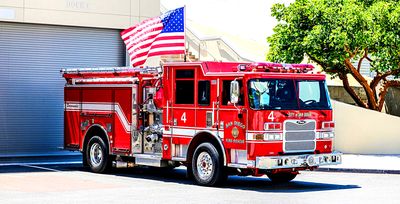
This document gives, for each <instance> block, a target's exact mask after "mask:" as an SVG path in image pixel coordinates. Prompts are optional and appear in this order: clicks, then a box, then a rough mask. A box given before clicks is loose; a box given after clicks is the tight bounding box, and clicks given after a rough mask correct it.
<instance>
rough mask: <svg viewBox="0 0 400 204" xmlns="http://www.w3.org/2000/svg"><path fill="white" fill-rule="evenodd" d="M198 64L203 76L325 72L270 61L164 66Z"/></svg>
mask: <svg viewBox="0 0 400 204" xmlns="http://www.w3.org/2000/svg"><path fill="white" fill-rule="evenodd" d="M188 65H189V66H190V65H193V66H199V67H200V68H201V69H202V71H203V73H204V75H205V76H245V75H252V76H255V77H257V76H273V77H278V78H282V77H283V78H284V77H291V78H318V79H325V74H321V73H317V72H313V69H314V66H313V65H311V64H280V63H271V62H214V61H204V62H168V63H165V64H164V67H166V68H168V67H177V66H178V67H179V66H188Z"/></svg>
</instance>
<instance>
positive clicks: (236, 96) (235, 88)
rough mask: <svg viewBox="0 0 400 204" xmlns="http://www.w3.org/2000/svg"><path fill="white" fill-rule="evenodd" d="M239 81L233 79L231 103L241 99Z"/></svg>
mask: <svg viewBox="0 0 400 204" xmlns="http://www.w3.org/2000/svg"><path fill="white" fill-rule="evenodd" d="M239 94H240V90H239V82H237V81H231V89H230V95H231V103H233V104H236V103H238V101H239Z"/></svg>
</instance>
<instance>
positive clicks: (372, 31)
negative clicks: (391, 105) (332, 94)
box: [267, 0, 400, 111]
mask: <svg viewBox="0 0 400 204" xmlns="http://www.w3.org/2000/svg"><path fill="white" fill-rule="evenodd" d="M272 16H273V17H275V18H276V19H277V20H278V25H277V26H276V27H275V28H274V32H275V33H274V34H273V35H272V36H270V37H268V38H267V40H268V42H269V44H270V48H269V53H268V54H267V60H268V61H274V62H289V63H298V62H300V61H302V60H303V58H304V56H307V57H308V58H309V59H311V60H312V61H314V62H316V63H317V64H319V65H320V66H321V67H322V69H323V71H325V72H327V73H329V74H331V75H332V76H333V77H339V78H340V79H341V80H342V81H343V86H344V88H345V90H346V91H347V92H348V93H349V94H350V96H351V97H352V98H353V99H354V101H355V102H356V104H358V105H359V106H361V107H365V108H369V109H372V110H378V111H380V110H382V107H383V103H384V99H385V95H386V93H387V90H388V88H389V87H391V86H399V85H400V83H399V82H398V81H396V80H389V79H388V76H395V77H396V78H397V77H398V76H399V75H400V3H399V1H395V0H387V1H379V0H296V1H295V2H294V3H291V4H290V5H288V6H285V5H284V4H275V5H274V6H273V7H272ZM363 60H368V61H369V62H370V64H371V70H372V71H375V72H376V76H375V77H374V78H373V79H372V81H367V80H366V79H365V78H364V77H363V76H362V75H361V74H360V66H361V62H362V61H363ZM354 64H355V65H354ZM348 75H352V76H353V77H354V78H355V79H356V80H357V82H358V83H360V85H361V86H362V87H363V89H364V90H365V93H366V96H367V101H363V100H362V99H361V97H360V96H359V95H357V93H356V92H355V91H354V89H353V88H352V87H351V86H350V85H349V81H348ZM378 85H381V88H380V89H379V90H377V87H378Z"/></svg>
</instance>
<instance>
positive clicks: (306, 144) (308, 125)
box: [283, 120, 316, 153]
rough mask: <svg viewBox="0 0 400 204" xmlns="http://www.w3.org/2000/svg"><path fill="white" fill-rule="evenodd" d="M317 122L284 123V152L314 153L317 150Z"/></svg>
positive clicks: (289, 121)
mask: <svg viewBox="0 0 400 204" xmlns="http://www.w3.org/2000/svg"><path fill="white" fill-rule="evenodd" d="M315 127H316V123H315V120H287V121H286V122H285V123H284V129H283V130H284V138H283V139H284V152H286V153H295V152H313V151H314V150H315V146H316V144H315V142H316V141H315V135H316V132H315Z"/></svg>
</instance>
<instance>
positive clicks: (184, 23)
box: [183, 4, 186, 62]
mask: <svg viewBox="0 0 400 204" xmlns="http://www.w3.org/2000/svg"><path fill="white" fill-rule="evenodd" d="M183 39H184V42H185V50H184V57H183V60H184V61H185V62H186V4H185V5H184V6H183Z"/></svg>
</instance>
